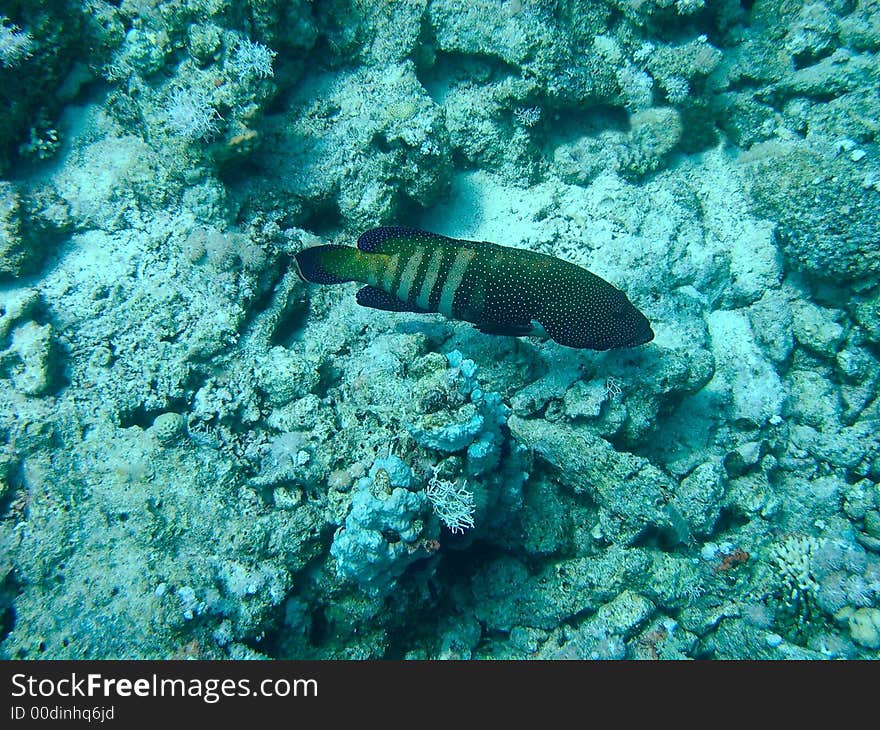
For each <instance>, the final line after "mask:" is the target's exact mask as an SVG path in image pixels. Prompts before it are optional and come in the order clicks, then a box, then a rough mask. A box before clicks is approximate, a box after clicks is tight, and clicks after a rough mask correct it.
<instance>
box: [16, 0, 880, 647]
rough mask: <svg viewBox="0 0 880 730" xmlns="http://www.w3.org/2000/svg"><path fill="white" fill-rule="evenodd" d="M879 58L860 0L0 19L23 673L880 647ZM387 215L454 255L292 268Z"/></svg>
mask: <svg viewBox="0 0 880 730" xmlns="http://www.w3.org/2000/svg"><path fill="white" fill-rule="evenodd" d="M878 51H880V8H878V6H877V4H876V3H875V2H873V1H872V0H828V1H826V2H800V1H799V0H763V1H762V0H755V1H754V2H735V1H733V0H721V1H720V2H704V1H703V0H594V1H593V2H585V1H581V2H577V1H575V0H568V1H566V0H558V1H550V0H547V1H535V2H529V1H528V0H506V1H504V2H502V1H501V0H497V1H496V0H482V1H479V2H463V1H461V0H437V1H430V2H429V0H411V1H409V2H400V3H385V2H357V1H355V0H337V1H335V2H333V1H330V0H326V1H319V0H315V1H314V2H306V1H305V0H291V1H290V2H277V1H264V2H261V1H260V0H248V2H242V3H232V2H228V1H226V0H189V1H188V2H183V1H181V2H161V1H158V0H153V1H146V2H130V1H129V0H123V1H122V2H104V1H103V0H93V1H92V2H89V3H79V2H73V1H72V0H57V1H56V2H52V3H40V4H37V3H28V2H15V1H14V0H10V1H9V2H4V3H2V4H0V96H2V97H3V104H0V402H2V406H0V436H2V441H0V580H2V590H0V655H2V656H3V657H6V658H29V659H32V658H182V657H199V658H248V657H268V658H326V659H333V658H410V659H441V658H442V659H460V658H463V659H488V658H512V659H529V658H542V659H548V658H553V659H656V658H662V659H686V658H709V659H733V658H736V659H782V658H785V659H800V658H802V659H824V658H862V659H869V658H877V656H878V650H880V486H878V479H880V446H878V441H877V437H876V433H877V431H878V428H877V425H878V413H880V411H878V409H880V401H878V399H877V391H878V381H880V365H878V352H880V288H878V284H880V241H878V234H877V228H878V226H877V222H878V220H880V161H878V160H880V157H878V155H880V148H878V137H877V135H878V129H880V128H878V121H877V120H878V119H880V96H878V93H877V88H878V71H877V69H878V68H880V63H878V62H877V58H876V55H877V53H878ZM390 225H401V226H411V227H415V228H419V229H422V230H425V231H430V232H434V233H437V234H441V235H443V236H447V237H451V238H455V239H460V240H461V241H462V242H463V243H460V244H457V246H458V248H450V249H449V251H450V253H448V254H441V253H437V251H439V250H440V249H439V248H437V247H435V246H433V245H432V244H431V240H433V239H430V238H428V239H425V240H426V241H428V243H425V244H420V247H419V248H418V249H417V250H409V249H407V250H402V249H401V250H397V249H395V250H386V251H384V252H378V253H377V252H373V253H372V254H371V256H372V258H370V261H371V262H373V263H371V264H369V265H370V266H373V267H374V268H373V273H372V274H371V275H370V276H371V277H372V278H371V279H364V280H363V281H361V283H359V284H356V283H339V284H329V285H321V284H316V283H308V282H304V281H302V280H301V278H300V277H299V276H298V275H297V266H295V265H294V262H295V261H296V259H295V256H296V255H297V254H299V253H300V252H301V251H303V250H304V249H307V248H310V247H313V246H320V245H325V244H335V245H346V246H354V245H356V243H357V241H358V239H359V237H360V236H361V235H362V234H363V233H365V232H366V231H369V230H371V229H374V228H376V227H380V226H390ZM419 240H421V239H419ZM474 241H476V242H480V241H490V242H492V243H497V244H501V245H504V246H510V247H514V248H518V249H523V250H527V251H534V252H538V253H541V254H546V255H548V256H552V257H554V258H556V259H560V260H562V261H567V262H569V263H572V264H575V265H577V266H579V267H582V268H583V269H587V270H588V271H590V272H593V274H595V275H596V276H598V277H601V279H603V280H604V281H605V282H607V283H608V284H609V285H611V286H613V287H615V288H616V289H619V290H620V291H621V292H623V293H625V295H626V297H627V299H628V300H629V302H631V303H632V305H633V306H634V307H635V308H637V310H638V311H639V312H641V313H643V314H644V316H645V317H647V319H648V320H649V322H650V327H651V330H652V331H653V333H654V337H653V339H652V340H651V341H649V342H643V343H642V344H639V345H636V346H619V345H624V344H626V338H625V337H621V338H618V339H617V340H614V342H613V344H614V346H612V347H611V349H592V348H591V347H590V345H589V344H588V345H587V347H585V348H582V349H578V348H573V347H567V346H565V345H564V344H559V342H557V341H555V340H554V339H553V335H554V331H553V324H554V321H553V320H552V319H548V317H547V316H546V313H547V312H548V311H551V310H552V308H553V307H554V306H557V305H558V304H559V302H561V301H565V302H568V301H569V300H570V299H571V297H572V296H574V294H573V292H575V291H580V290H579V289H577V287H573V285H572V283H571V281H572V280H571V279H569V278H567V275H566V276H556V275H550V276H542V277H539V280H540V281H541V287H542V288H541V292H540V295H537V294H535V295H534V296H533V294H529V293H528V292H530V291H531V290H530V289H529V285H528V282H529V281H531V279H530V278H529V277H532V276H537V275H536V274H535V272H534V269H533V268H530V266H531V264H529V265H526V264H522V268H519V267H520V264H516V265H515V266H513V267H512V268H510V267H508V268H506V269H504V270H503V271H502V270H501V269H499V268H497V267H495V268H493V265H490V264H489V263H485V261H484V260H483V257H485V256H488V254H487V253H486V252H487V251H492V250H494V249H492V248H491V247H485V246H484V247H481V246H480V245H479V244H472V243H468V242H474ZM352 255H353V256H354V254H352ZM377 257H378V258H377ZM523 260H525V259H523ZM529 260H530V261H531V260H533V259H529ZM475 261H476V262H477V263H479V264H480V266H481V267H482V268H480V269H479V271H482V272H483V273H482V274H481V275H480V277H476V274H475V273H474V272H476V271H478V268H476V267H475V266H474V262H475ZM481 262H482V263H481ZM569 271H570V270H569ZM468 272H470V274H469V273H468ZM511 272H512V273H511ZM337 273H338V272H337ZM469 277H470V278H469ZM475 277H476V278H475ZM307 278H308V277H307ZM343 278H345V277H343ZM313 281H314V278H313ZM520 281H521V282H522V285H521V286H519V285H518V284H519V282H520ZM364 283H368V284H370V285H374V288H378V289H379V290H381V291H384V292H385V294H386V295H387V296H388V297H389V299H387V300H386V299H382V298H380V294H379V293H377V292H375V291H373V292H371V293H370V292H368V293H367V294H366V295H365V294H361V295H360V300H361V301H362V302H365V303H370V302H372V303H373V304H376V303H377V302H384V303H385V305H384V306H385V308H375V307H369V306H361V304H359V303H358V299H357V298H356V297H357V296H358V295H357V292H358V290H359V289H360V288H361V287H362V286H363V285H364ZM383 287H384V288H383ZM497 288H500V289H501V290H503V297H504V298H503V302H502V304H503V305H504V306H503V307H501V308H502V309H503V311H504V313H505V314H504V315H503V317H502V319H503V321H501V319H499V317H501V315H498V316H494V315H493V316H494V318H493V317H490V315H489V314H488V313H487V312H488V310H487V309H486V307H487V306H488V305H486V304H485V303H486V302H487V301H488V299H487V297H489V294H487V292H491V291H495V289H497ZM602 291H605V292H607V291H608V290H607V289H603V290H602ZM577 296H578V297H580V298H582V299H583V302H582V308H580V309H578V310H577V312H575V313H574V314H571V315H570V316H573V317H577V318H579V319H578V320H577V321H578V323H579V324H578V327H581V326H582V327H585V328H588V327H591V326H594V323H595V322H598V321H602V322H608V321H610V320H608V316H610V315H609V312H608V309H607V307H608V306H609V305H607V303H606V298H604V297H598V296H596V297H594V296H591V295H584V294H580V293H579V294H577ZM535 297H537V299H535ZM401 300H402V306H399V307H398V306H395V305H394V304H393V302H394V301H397V302H398V303H401ZM466 300H467V301H466ZM520 300H523V301H525V300H528V305H529V307H532V309H529V310H528V316H526V317H525V320H523V321H520V320H522V317H520V318H519V319H517V318H516V317H513V316H512V315H511V314H510V312H512V311H513V310H514V309H515V307H514V304H510V308H507V303H509V302H514V303H516V302H520ZM420 301H421V302H422V305H424V306H421V305H419V306H416V305H418V303H419V302H420ZM403 305H405V306H403ZM484 305H485V306H484ZM498 306H501V305H498ZM517 306H519V305H518V304H517ZM566 306H567V305H566ZM395 308H396V309H403V310H405V311H389V310H392V309H395ZM415 310H417V311H415ZM425 310H428V311H425ZM493 311H496V314H497V311H501V310H498V309H497V308H496V310H493ZM436 312H439V313H436ZM566 312H568V310H566ZM444 314H445V315H450V316H444ZM566 316H569V314H567V315H566ZM505 317H506V318H507V319H504V318H505ZM580 318H582V319H580ZM490 320H491V321H490ZM535 322H536V323H537V324H540V325H541V328H540V329H539V328H537V327H535V329H534V330H532V329H531V328H532V326H533V324H534V323H535ZM474 325H477V326H474ZM603 326H604V325H603ZM526 329H528V331H529V334H528V335H523V336H514V335H515V334H517V333H520V332H524V331H526ZM541 329H543V330H546V332H544V333H542V332H541ZM481 330H488V332H487V331H481ZM579 331H580V330H579ZM505 332H506V334H505ZM641 332H642V334H644V331H643V330H642V331H641ZM548 334H549V335H550V337H548V336H547V335H548ZM557 339H560V338H559V337H557ZM563 339H564V338H563ZM636 339H638V340H640V341H642V340H644V339H645V337H643V336H641V335H640V336H639V337H637V338H636ZM630 340H632V338H630ZM632 341H634V340H632ZM584 342H588V343H593V344H595V343H597V342H599V340H595V339H589V340H584ZM603 342H606V343H607V342H610V340H603Z"/></svg>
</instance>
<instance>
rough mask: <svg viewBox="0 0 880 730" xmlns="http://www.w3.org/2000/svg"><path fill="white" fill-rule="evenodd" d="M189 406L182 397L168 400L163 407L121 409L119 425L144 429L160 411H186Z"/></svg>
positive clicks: (151, 423)
mask: <svg viewBox="0 0 880 730" xmlns="http://www.w3.org/2000/svg"><path fill="white" fill-rule="evenodd" d="M187 410H189V406H188V405H187V402H186V400H185V399H184V398H172V399H171V400H169V401H168V403H167V404H166V406H165V407H164V408H155V409H148V408H142V407H140V406H139V407H137V408H133V409H132V410H128V411H122V412H120V414H119V427H120V428H131V427H132V426H140V427H141V428H143V429H144V430H146V429H148V428H149V427H150V426H152V425H153V421H154V420H156V416H158V415H159V414H161V413H167V412H169V411H174V412H175V413H186V412H187Z"/></svg>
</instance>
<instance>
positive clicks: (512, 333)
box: [474, 322, 533, 337]
mask: <svg viewBox="0 0 880 730" xmlns="http://www.w3.org/2000/svg"><path fill="white" fill-rule="evenodd" d="M474 326H475V327H476V328H477V329H478V330H480V332H482V333H483V334H486V335H507V336H509V337H525V336H526V335H530V334H532V331H533V330H532V323H531V322H480V323H479V324H476V325H474Z"/></svg>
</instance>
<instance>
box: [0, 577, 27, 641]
mask: <svg viewBox="0 0 880 730" xmlns="http://www.w3.org/2000/svg"><path fill="white" fill-rule="evenodd" d="M21 591H22V586H21V585H20V584H19V582H18V581H17V580H16V578H15V572H14V571H12V570H10V571H9V573H8V574H7V575H6V578H5V579H4V580H3V584H2V585H0V642H2V641H4V640H5V639H6V637H7V636H9V634H10V633H12V629H13V628H15V606H14V605H13V601H14V600H15V598H16V596H18V594H19V593H21Z"/></svg>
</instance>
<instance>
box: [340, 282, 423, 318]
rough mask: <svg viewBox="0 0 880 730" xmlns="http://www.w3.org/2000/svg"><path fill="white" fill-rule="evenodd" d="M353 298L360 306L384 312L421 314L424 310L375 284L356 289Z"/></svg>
mask: <svg viewBox="0 0 880 730" xmlns="http://www.w3.org/2000/svg"><path fill="white" fill-rule="evenodd" d="M355 299H356V301H357V303H358V304H360V305H361V306H362V307H370V308H371V309H381V310H383V311H385V312H418V313H421V314H424V312H425V310H424V309H422V308H421V307H417V306H416V305H414V304H407V303H406V302H404V301H402V300H401V299H398V298H397V297H395V296H392V295H391V294H389V293H388V292H387V291H383V290H382V289H379V288H377V287H375V286H365V287H362V288H361V289H358V292H357V294H356V295H355Z"/></svg>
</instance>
